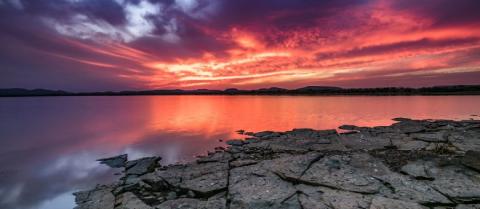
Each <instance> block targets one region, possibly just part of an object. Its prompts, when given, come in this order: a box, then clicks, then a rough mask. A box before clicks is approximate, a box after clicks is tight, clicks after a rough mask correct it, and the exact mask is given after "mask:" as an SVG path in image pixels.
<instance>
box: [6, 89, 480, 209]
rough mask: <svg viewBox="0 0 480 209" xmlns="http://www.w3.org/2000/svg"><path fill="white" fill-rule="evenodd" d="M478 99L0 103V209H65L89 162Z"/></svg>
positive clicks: (475, 103)
mask: <svg viewBox="0 0 480 209" xmlns="http://www.w3.org/2000/svg"><path fill="white" fill-rule="evenodd" d="M471 115H480V96H434V97H432V96H430V97H424V96H411V97H403V96H394V97H370V96H365V97H364V96H358V97H343V96H336V97H323V96H322V97H308V96H306V97H303V96H145V97H39V98H0V165H1V167H0V208H5V209H7V208H8V209H30V208H35V209H68V208H72V207H73V205H74V203H73V196H72V195H71V194H70V193H71V192H73V191H76V190H79V189H85V188H88V187H90V186H93V185H95V184H96V183H102V182H108V181H111V179H112V172H113V171H111V170H109V169H107V168H106V167H105V166H100V165H97V163H96V162H95V159H98V158H101V157H108V156H112V155H116V154H121V153H128V154H129V155H130V157H131V158H139V157H142V156H150V155H160V156H162V157H163V160H162V162H163V163H164V164H169V163H175V162H179V161H187V160H191V159H193V158H194V156H196V155H200V154H205V153H206V152H207V150H213V148H214V147H216V146H223V145H224V144H223V143H222V142H219V139H229V138H235V137H238V136H237V135H235V133H234V132H235V131H236V130H238V129H245V130H248V131H260V130H289V129H292V128H299V127H308V128H315V129H330V128H336V127H338V126H339V125H342V124H356V125H363V126H373V125H388V124H391V123H392V121H391V120H390V119H391V118H394V117H400V116H401V117H413V118H450V119H467V118H477V119H478V117H477V116H471Z"/></svg>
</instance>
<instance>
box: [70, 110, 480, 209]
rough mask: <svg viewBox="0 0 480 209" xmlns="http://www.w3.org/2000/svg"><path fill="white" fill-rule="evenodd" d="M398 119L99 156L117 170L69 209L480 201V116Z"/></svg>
mask: <svg viewBox="0 0 480 209" xmlns="http://www.w3.org/2000/svg"><path fill="white" fill-rule="evenodd" d="M394 120H395V121H397V122H396V123H394V124H392V125H391V126H379V127H357V126H353V125H344V126H341V127H340V129H343V130H346V131H345V132H342V133H338V132H337V131H336V130H312V129H294V130H292V131H287V132H271V131H264V132H258V133H250V132H246V133H243V134H245V135H246V136H248V137H247V138H245V139H243V140H231V141H228V142H227V144H229V145H230V146H229V147H227V148H217V149H216V150H215V152H212V153H209V154H208V155H207V156H203V157H199V158H198V159H197V160H196V162H192V163H189V164H184V165H168V166H162V165H161V164H160V160H161V158H160V157H150V158H142V159H138V160H133V161H128V160H127V156H126V155H121V156H117V157H113V158H108V159H101V160H100V161H101V163H103V164H107V165H109V166H111V167H114V168H122V169H124V172H123V177H122V178H121V179H120V180H119V181H118V182H117V183H115V184H113V185H101V186H97V187H96V188H95V189H93V190H90V191H83V192H78V193H75V196H76V203H77V205H78V206H77V207H76V208H75V209H173V208H184V209H187V208H198V209H200V208H205V209H206V208H219V209H237V208H238V209H243V208H255V209H257V208H258V209H267V208H272V209H281V208H285V209H287V208H288V209H324V208H325V209H326V208H332V209H333V208H335V209H349V208H352V209H353V208H370V209H387V208H388V209H396V208H398V209H400V208H401V209H421V208H435V209H445V208H456V209H474V208H475V209H480V152H479V151H480V121H478V120H477V121H475V120H464V121H451V120H411V119H406V118H396V119H394Z"/></svg>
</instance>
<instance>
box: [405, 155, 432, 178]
mask: <svg viewBox="0 0 480 209" xmlns="http://www.w3.org/2000/svg"><path fill="white" fill-rule="evenodd" d="M401 171H402V172H404V173H406V174H408V175H411V176H413V177H416V178H423V179H434V178H435V175H436V174H437V173H438V172H439V169H437V168H436V166H435V163H434V162H431V161H424V160H418V161H415V162H411V163H408V164H407V165H405V166H403V167H402V168H401Z"/></svg>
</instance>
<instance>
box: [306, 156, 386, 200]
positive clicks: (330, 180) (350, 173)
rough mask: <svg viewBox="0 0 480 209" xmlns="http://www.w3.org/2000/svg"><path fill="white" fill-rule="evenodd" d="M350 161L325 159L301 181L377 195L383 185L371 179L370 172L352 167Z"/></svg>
mask: <svg viewBox="0 0 480 209" xmlns="http://www.w3.org/2000/svg"><path fill="white" fill-rule="evenodd" d="M350 160H351V158H349V157H347V156H341V155H333V156H328V157H324V158H322V159H321V160H319V161H318V162H315V163H313V165H311V166H310V168H309V169H308V170H307V171H306V172H305V173H304V175H302V176H301V178H300V181H301V182H305V183H308V184H311V185H318V186H325V187H333V188H337V189H341V190H345V191H351V192H359V193H372V194H373V193H377V192H378V191H379V189H380V187H381V183H380V182H379V181H377V180H376V179H375V178H373V177H371V176H370V175H369V174H368V171H366V170H362V169H357V168H354V167H352V166H351V165H350V164H349V161H350Z"/></svg>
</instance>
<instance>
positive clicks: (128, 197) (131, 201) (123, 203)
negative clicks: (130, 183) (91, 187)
mask: <svg viewBox="0 0 480 209" xmlns="http://www.w3.org/2000/svg"><path fill="white" fill-rule="evenodd" d="M116 205H119V207H115V209H154V208H153V207H151V206H149V205H147V204H145V202H143V201H142V200H141V199H139V198H138V197H137V196H136V195H135V194H133V193H131V192H126V193H123V194H122V195H120V196H119V198H118V199H117V201H116Z"/></svg>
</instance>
